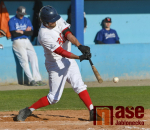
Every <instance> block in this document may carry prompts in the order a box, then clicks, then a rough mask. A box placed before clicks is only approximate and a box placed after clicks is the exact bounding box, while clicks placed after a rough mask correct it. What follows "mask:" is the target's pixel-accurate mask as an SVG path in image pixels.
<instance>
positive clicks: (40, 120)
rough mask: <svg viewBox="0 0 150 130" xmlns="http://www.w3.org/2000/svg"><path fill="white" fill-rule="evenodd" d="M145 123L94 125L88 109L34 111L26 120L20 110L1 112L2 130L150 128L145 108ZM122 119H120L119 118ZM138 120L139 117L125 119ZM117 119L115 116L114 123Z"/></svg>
mask: <svg viewBox="0 0 150 130" xmlns="http://www.w3.org/2000/svg"><path fill="white" fill-rule="evenodd" d="M144 113H145V114H144V118H142V120H140V121H144V125H142V126H140V125H133V126H129V125H128V126H127V125H126V126H125V125H112V126H111V125H109V126H106V125H99V126H98V125H93V122H92V121H88V118H89V112H88V111H87V110H55V111H34V112H33V114H32V115H31V116H30V117H28V118H27V119H26V121H24V122H18V121H15V120H16V115H17V114H18V112H16V111H12V112H0V130H4V129H5V130H6V129H7V130H14V129H18V130H25V129H28V130H131V129H133V130H150V118H149V117H150V110H145V112H144ZM119 120H120V119H119ZM123 120H124V119H123ZM125 120H128V121H138V119H136V118H133V119H130V120H129V119H125ZM115 122H116V119H115V118H114V124H115Z"/></svg>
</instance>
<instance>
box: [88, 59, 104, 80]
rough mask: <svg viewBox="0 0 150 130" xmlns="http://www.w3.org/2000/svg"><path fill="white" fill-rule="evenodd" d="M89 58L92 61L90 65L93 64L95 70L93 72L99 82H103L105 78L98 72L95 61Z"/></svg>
mask: <svg viewBox="0 0 150 130" xmlns="http://www.w3.org/2000/svg"><path fill="white" fill-rule="evenodd" d="M88 60H89V62H90V65H91V67H92V70H93V72H94V74H95V77H96V78H97V80H98V82H99V83H102V82H103V79H102V77H101V76H100V74H99V73H98V71H97V69H96V68H95V66H94V64H93V62H92V61H91V59H90V58H88Z"/></svg>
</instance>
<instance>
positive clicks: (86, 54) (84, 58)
mask: <svg viewBox="0 0 150 130" xmlns="http://www.w3.org/2000/svg"><path fill="white" fill-rule="evenodd" d="M89 58H91V53H85V54H83V55H81V56H79V59H80V62H81V61H83V60H88V59H89Z"/></svg>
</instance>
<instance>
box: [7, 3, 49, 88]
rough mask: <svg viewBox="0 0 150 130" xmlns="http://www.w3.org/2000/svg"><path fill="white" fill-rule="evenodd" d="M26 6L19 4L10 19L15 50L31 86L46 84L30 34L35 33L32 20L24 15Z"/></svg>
mask: <svg viewBox="0 0 150 130" xmlns="http://www.w3.org/2000/svg"><path fill="white" fill-rule="evenodd" d="M25 14H26V8H25V7H23V6H19V7H18V9H17V12H16V16H14V17H12V18H11V19H10V20H9V29H10V32H11V35H12V39H11V40H12V41H13V50H14V52H15V54H16V56H17V58H18V59H19V62H20V65H21V66H22V68H23V69H24V72H25V74H26V75H27V77H28V80H29V82H30V86H42V85H46V84H45V83H44V82H42V81H41V75H40V72H39V67H38V59H37V56H36V53H35V50H34V48H33V46H32V44H31V42H30V40H29V36H31V35H32V34H33V27H32V24H31V21H30V20H29V19H28V18H26V17H24V15H25ZM28 61H30V63H31V68H32V72H33V75H32V74H31V71H30V68H29V64H28Z"/></svg>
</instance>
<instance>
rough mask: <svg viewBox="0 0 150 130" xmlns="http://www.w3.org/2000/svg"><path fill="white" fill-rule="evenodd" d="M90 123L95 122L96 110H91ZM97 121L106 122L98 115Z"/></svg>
mask: <svg viewBox="0 0 150 130" xmlns="http://www.w3.org/2000/svg"><path fill="white" fill-rule="evenodd" d="M89 120H90V121H94V109H92V110H90V119H89ZM96 121H104V119H103V118H102V117H101V116H99V115H98V114H97V113H96Z"/></svg>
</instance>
